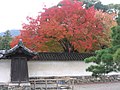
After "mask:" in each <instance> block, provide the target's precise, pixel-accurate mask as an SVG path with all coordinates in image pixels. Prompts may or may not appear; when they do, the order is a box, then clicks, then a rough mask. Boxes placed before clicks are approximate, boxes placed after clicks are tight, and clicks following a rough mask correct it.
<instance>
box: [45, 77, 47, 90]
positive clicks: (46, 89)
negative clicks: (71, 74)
mask: <svg viewBox="0 0 120 90" xmlns="http://www.w3.org/2000/svg"><path fill="white" fill-rule="evenodd" d="M45 90H47V79H46V80H45Z"/></svg>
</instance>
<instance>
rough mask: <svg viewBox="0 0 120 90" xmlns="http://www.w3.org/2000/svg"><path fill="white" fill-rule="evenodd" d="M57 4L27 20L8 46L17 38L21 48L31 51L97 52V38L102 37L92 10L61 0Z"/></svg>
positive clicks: (98, 22) (101, 31)
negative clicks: (22, 46)
mask: <svg viewBox="0 0 120 90" xmlns="http://www.w3.org/2000/svg"><path fill="white" fill-rule="evenodd" d="M60 4H61V6H54V7H52V8H48V9H45V12H42V13H40V14H39V15H38V16H37V18H36V19H33V18H31V17H28V18H27V19H28V22H29V23H28V24H23V30H21V34H20V35H19V36H17V37H16V38H15V39H14V40H13V41H12V42H11V46H14V45H15V44H16V42H17V41H18V39H20V38H21V39H23V42H24V44H25V46H27V47H28V48H30V49H32V50H34V51H63V50H64V51H66V52H90V51H94V50H96V49H99V48H100V47H99V45H98V41H100V40H98V39H100V37H101V38H102V37H103V36H104V34H103V26H102V22H101V21H100V20H99V19H98V18H96V17H95V12H96V11H95V10H94V7H91V8H89V9H85V8H83V7H82V3H81V2H79V1H77V0H75V1H71V0H63V1H61V2H60ZM98 37H99V38H98ZM99 43H100V42H99Z"/></svg>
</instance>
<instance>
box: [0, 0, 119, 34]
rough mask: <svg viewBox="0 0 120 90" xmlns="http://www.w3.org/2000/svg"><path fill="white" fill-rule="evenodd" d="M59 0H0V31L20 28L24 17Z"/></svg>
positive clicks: (36, 12)
mask: <svg viewBox="0 0 120 90" xmlns="http://www.w3.org/2000/svg"><path fill="white" fill-rule="evenodd" d="M60 1H61V0H0V32H4V31H6V30H11V29H21V28H22V23H25V22H27V20H26V17H27V16H31V17H36V16H37V15H38V12H40V11H42V8H43V6H44V5H46V6H47V7H50V6H53V5H56V4H57V3H58V2H60ZM100 1H101V2H102V3H103V4H109V3H120V0H100Z"/></svg>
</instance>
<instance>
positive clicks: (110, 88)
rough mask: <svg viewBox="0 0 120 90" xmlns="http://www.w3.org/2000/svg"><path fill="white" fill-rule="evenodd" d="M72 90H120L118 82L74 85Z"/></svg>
mask: <svg viewBox="0 0 120 90" xmlns="http://www.w3.org/2000/svg"><path fill="white" fill-rule="evenodd" d="M74 90H120V82H117V83H102V84H86V85H76V86H75V87H74Z"/></svg>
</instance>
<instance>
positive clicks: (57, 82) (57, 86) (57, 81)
mask: <svg viewBox="0 0 120 90" xmlns="http://www.w3.org/2000/svg"><path fill="white" fill-rule="evenodd" d="M56 82H57V90H58V79H57V80H56Z"/></svg>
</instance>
